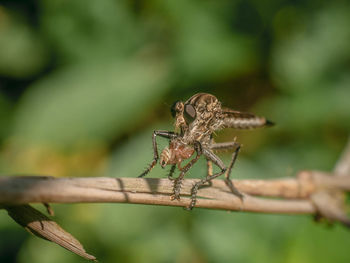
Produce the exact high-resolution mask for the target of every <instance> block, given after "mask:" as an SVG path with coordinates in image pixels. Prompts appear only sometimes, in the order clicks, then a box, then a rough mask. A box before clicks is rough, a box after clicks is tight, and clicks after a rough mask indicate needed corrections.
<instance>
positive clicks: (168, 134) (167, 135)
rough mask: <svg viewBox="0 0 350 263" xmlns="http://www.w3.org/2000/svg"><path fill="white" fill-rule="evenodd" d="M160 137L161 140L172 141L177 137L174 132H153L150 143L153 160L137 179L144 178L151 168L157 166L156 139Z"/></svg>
mask: <svg viewBox="0 0 350 263" xmlns="http://www.w3.org/2000/svg"><path fill="white" fill-rule="evenodd" d="M157 136H161V137H163V138H167V139H173V138H175V137H176V136H177V134H175V133H174V132H170V131H154V132H153V135H152V143H153V160H152V162H151V163H150V165H149V166H148V168H147V169H146V170H145V171H144V172H143V173H142V174H141V175H139V176H138V177H144V176H145V175H146V174H148V173H149V172H150V171H151V170H152V168H153V167H154V166H155V165H156V164H157V161H158V159H159V154H158V148H157V140H156V137H157Z"/></svg>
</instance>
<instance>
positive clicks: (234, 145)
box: [210, 142, 243, 199]
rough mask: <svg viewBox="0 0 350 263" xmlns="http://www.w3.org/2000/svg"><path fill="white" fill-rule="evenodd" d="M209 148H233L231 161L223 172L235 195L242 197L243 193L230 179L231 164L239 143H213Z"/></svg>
mask: <svg viewBox="0 0 350 263" xmlns="http://www.w3.org/2000/svg"><path fill="white" fill-rule="evenodd" d="M210 148H211V149H213V150H224V149H232V148H235V150H234V152H233V154H232V158H231V162H230V164H229V166H228V169H227V171H226V172H225V183H226V185H227V186H228V187H229V188H230V189H231V191H232V192H233V193H234V194H235V195H237V196H238V197H239V198H241V199H242V198H243V195H242V194H241V193H240V192H239V191H238V189H237V188H236V187H235V186H234V185H233V183H232V181H231V180H230V175H231V171H232V168H233V165H234V164H235V162H236V159H237V156H238V153H239V151H240V149H241V145H240V144H239V143H238V142H224V143H216V144H213V145H212V146H211V147H210Z"/></svg>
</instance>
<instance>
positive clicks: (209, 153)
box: [187, 148, 227, 210]
mask: <svg viewBox="0 0 350 263" xmlns="http://www.w3.org/2000/svg"><path fill="white" fill-rule="evenodd" d="M202 153H203V155H204V156H205V157H206V158H207V160H208V161H210V162H213V163H214V164H216V165H217V166H218V167H219V168H220V169H221V171H220V172H218V173H216V174H212V175H210V174H208V175H207V176H206V177H205V178H204V179H202V180H200V181H199V182H197V183H195V184H194V185H193V187H192V189H191V203H190V205H189V206H188V207H187V210H192V208H193V207H194V206H195V205H196V202H197V192H198V188H199V187H200V186H202V185H204V184H205V183H207V182H209V181H211V180H213V179H214V178H216V177H218V176H220V175H222V174H223V173H225V172H226V170H227V168H226V166H225V165H224V163H223V162H222V161H221V159H220V158H219V157H218V156H216V155H215V154H214V153H213V152H212V151H211V150H210V149H207V148H203V149H202Z"/></svg>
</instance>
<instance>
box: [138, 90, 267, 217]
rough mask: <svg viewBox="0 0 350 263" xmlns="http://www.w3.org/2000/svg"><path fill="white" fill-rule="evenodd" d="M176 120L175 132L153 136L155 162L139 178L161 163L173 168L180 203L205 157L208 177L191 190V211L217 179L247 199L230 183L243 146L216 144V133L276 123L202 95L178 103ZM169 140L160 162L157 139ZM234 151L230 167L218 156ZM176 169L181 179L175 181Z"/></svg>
mask: <svg viewBox="0 0 350 263" xmlns="http://www.w3.org/2000/svg"><path fill="white" fill-rule="evenodd" d="M171 113H172V116H173V117H174V118H175V131H176V132H172V131H161V130H158V131H154V132H153V137H152V139H153V153H154V158H153V161H152V162H151V164H150V165H149V167H148V168H147V169H146V170H145V171H144V172H143V173H142V174H141V175H140V176H139V177H143V176H145V175H146V174H148V173H149V172H150V170H151V169H152V168H153V167H154V166H155V165H156V164H157V162H158V160H159V163H160V165H161V167H162V168H164V167H165V166H166V165H171V169H170V174H169V176H168V177H169V179H171V180H174V188H173V194H172V195H171V199H172V200H175V199H180V189H181V183H182V180H183V178H184V176H185V174H186V173H187V172H188V170H189V169H190V168H191V167H192V166H193V165H194V164H195V163H196V162H197V161H198V159H199V157H200V156H201V155H204V157H205V158H206V159H207V168H208V172H207V176H206V177H205V178H203V179H201V180H200V181H198V182H197V183H195V184H194V185H193V187H192V189H191V202H190V204H189V206H188V207H187V209H188V210H191V209H192V208H193V207H194V206H195V204H196V200H197V198H196V196H197V191H198V188H199V187H201V186H202V185H204V184H206V183H207V182H209V181H211V180H213V179H214V178H216V177H218V176H220V175H222V174H225V179H226V180H225V182H226V184H227V185H228V187H229V188H230V189H231V191H232V192H233V193H234V194H235V195H237V196H238V197H240V198H241V199H242V198H243V195H242V194H241V193H240V192H239V191H238V190H237V189H236V188H235V186H234V185H233V183H232V181H231V180H230V174H231V170H232V167H233V165H234V163H235V161H236V159H237V155H238V153H239V151H240V144H239V143H238V142H236V141H232V142H223V143H215V142H214V140H213V136H212V135H213V133H214V132H215V131H217V130H221V129H224V128H235V129H252V128H257V127H264V126H272V125H273V123H272V122H270V121H268V120H267V119H265V118H264V117H258V116H256V115H254V114H251V113H245V112H239V111H234V110H231V109H228V108H224V107H222V106H221V103H220V101H219V100H218V99H217V98H216V97H215V96H213V95H211V94H208V93H198V94H195V95H193V96H192V97H191V98H189V99H188V100H187V101H186V102H182V101H177V102H175V103H174V104H173V106H172V108H171ZM157 136H160V137H164V138H167V139H169V140H170V141H169V146H167V147H165V149H164V150H163V151H162V152H161V154H160V158H159V154H158V149H157V141H156V137H157ZM224 149H231V150H233V154H232V158H231V161H230V163H229V165H228V167H227V166H225V164H224V163H223V162H222V161H221V159H220V158H219V157H218V156H217V155H216V154H214V152H213V151H215V150H224ZM194 154H195V157H194V158H192V159H191V160H190V161H189V162H188V163H187V164H186V165H184V166H181V163H182V161H184V160H187V159H189V158H191V157H192V156H193V155H194ZM213 163H214V164H215V165H217V166H218V167H219V168H220V171H219V172H217V173H214V174H213V166H212V164H213ZM176 165H177V167H178V169H179V170H180V175H179V176H178V178H176V179H172V175H173V173H174V171H175V168H176Z"/></svg>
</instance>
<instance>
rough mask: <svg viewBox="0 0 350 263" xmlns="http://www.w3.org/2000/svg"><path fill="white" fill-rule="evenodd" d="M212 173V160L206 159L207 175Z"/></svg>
mask: <svg viewBox="0 0 350 263" xmlns="http://www.w3.org/2000/svg"><path fill="white" fill-rule="evenodd" d="M212 175H213V162H212V161H210V160H209V159H207V177H208V176H212Z"/></svg>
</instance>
